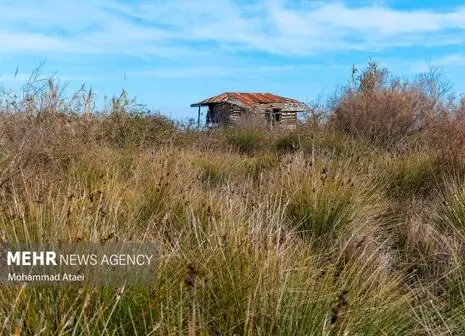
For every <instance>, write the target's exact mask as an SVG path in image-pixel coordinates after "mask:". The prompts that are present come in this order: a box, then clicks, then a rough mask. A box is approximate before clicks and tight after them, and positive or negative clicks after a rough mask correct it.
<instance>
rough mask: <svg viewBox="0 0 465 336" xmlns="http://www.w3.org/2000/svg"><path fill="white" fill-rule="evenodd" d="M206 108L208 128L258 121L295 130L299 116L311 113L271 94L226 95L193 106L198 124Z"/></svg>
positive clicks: (301, 105) (297, 104) (304, 106)
mask: <svg viewBox="0 0 465 336" xmlns="http://www.w3.org/2000/svg"><path fill="white" fill-rule="evenodd" d="M203 106H206V107H208V111H207V115H206V125H207V126H215V125H218V124H231V123H237V122H239V121H240V120H243V119H246V118H257V119H258V120H263V122H264V123H267V124H268V125H269V126H271V127H277V126H278V127H285V128H294V127H295V126H296V124H297V113H299V112H307V111H309V107H308V106H307V105H305V104H304V103H302V102H299V101H298V100H295V99H292V98H285V97H281V96H277V95H274V94H271V93H243V92H225V93H222V94H219V95H217V96H214V97H211V98H207V99H205V100H202V101H200V102H198V103H195V104H192V105H191V107H198V123H199V125H200V113H201V110H200V109H201V107H203Z"/></svg>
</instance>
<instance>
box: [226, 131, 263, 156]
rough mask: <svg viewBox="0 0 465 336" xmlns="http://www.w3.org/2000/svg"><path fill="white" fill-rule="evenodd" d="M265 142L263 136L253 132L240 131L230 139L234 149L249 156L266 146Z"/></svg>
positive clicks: (230, 136)
mask: <svg viewBox="0 0 465 336" xmlns="http://www.w3.org/2000/svg"><path fill="white" fill-rule="evenodd" d="M263 140H264V139H263V135H262V134H260V133H258V132H255V131H253V130H242V131H241V130H238V131H236V132H235V133H233V134H231V135H229V137H228V142H229V144H230V145H232V146H233V148H235V149H236V150H238V151H239V152H241V153H245V154H249V155H251V154H254V153H255V152H257V151H258V150H259V149H261V148H262V147H263V146H264V144H263Z"/></svg>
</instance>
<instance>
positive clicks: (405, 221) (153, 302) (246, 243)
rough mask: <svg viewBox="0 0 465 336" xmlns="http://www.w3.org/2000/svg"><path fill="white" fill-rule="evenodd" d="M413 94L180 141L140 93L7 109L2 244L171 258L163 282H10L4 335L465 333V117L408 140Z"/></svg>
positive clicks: (185, 134) (412, 133)
mask: <svg viewBox="0 0 465 336" xmlns="http://www.w3.org/2000/svg"><path fill="white" fill-rule="evenodd" d="M369 70H370V69H369ZM375 70H376V69H375ZM376 71H377V70H376ZM376 71H375V72H373V69H371V72H368V74H370V73H371V74H373V73H375V74H377V72H376ZM367 78H370V77H369V76H365V77H364V78H361V79H362V80H363V79H365V81H366V80H367ZM417 84H418V83H417ZM417 84H416V85H417ZM413 88H414V87H407V86H403V87H402V88H394V89H392V91H389V90H390V89H388V87H387V86H385V87H383V88H381V89H379V88H370V87H368V88H367V84H366V83H365V84H363V83H360V86H359V88H358V90H356V91H354V92H352V91H350V90H348V91H347V92H346V93H345V95H344V96H343V98H342V99H341V100H340V101H339V102H338V109H336V111H337V113H334V114H333V115H332V116H330V117H329V119H328V121H327V122H318V121H315V120H314V119H312V120H308V121H307V122H305V123H302V125H300V126H299V127H298V128H297V130H295V131H269V130H265V129H262V128H260V127H248V128H247V127H244V128H227V129H218V130H214V131H196V130H192V129H189V128H183V129H181V128H179V127H176V126H174V125H172V124H171V123H170V122H169V121H167V120H165V119H163V118H162V117H160V116H151V117H150V116H143V115H140V114H137V113H133V112H134V111H133V109H134V108H135V107H134V105H133V104H132V102H131V101H129V100H127V99H126V96H122V97H120V99H114V100H113V102H112V105H111V110H110V113H109V114H107V115H105V116H102V115H98V114H93V115H85V116H83V115H82V114H79V113H74V112H75V111H76V110H80V111H81V109H84V110H85V107H88V103H89V99H90V93H89V92H87V93H86V94H83V95H82V96H81V98H82V101H81V102H82V104H77V106H78V107H75V105H73V104H68V103H69V100H65V99H62V98H60V97H59V95H57V94H56V92H57V91H56V88H55V87H54V86H53V83H49V87H48V89H47V90H45V92H42V93H41V94H40V95H37V94H36V95H35V96H34V97H35V99H36V100H34V99H32V98H30V96H27V95H26V96H25V98H24V100H22V101H21V102H18V103H17V104H14V105H15V106H18V108H17V110H13V109H12V108H11V107H8V106H7V107H5V109H4V112H3V113H2V116H1V118H0V148H1V151H0V229H1V240H2V241H7V242H25V241H30V242H57V241H61V242H100V243H103V244H104V243H106V242H108V241H112V240H116V239H117V240H119V241H133V242H153V241H154V242H156V243H157V244H158V258H159V261H158V272H157V274H156V275H155V276H154V278H153V285H152V286H150V287H131V286H128V287H126V288H100V287H91V286H88V287H75V286H74V287H71V286H70V287H66V286H60V287H37V286H26V285H24V286H17V287H2V288H0V330H1V332H0V333H1V334H13V335H32V334H41V335H182V334H186V335H460V334H463V332H464V331H465V314H464V312H465V267H464V265H465V254H464V247H465V234H464V233H465V161H464V159H463V155H462V154H463V153H464V151H463V149H464V147H462V145H461V144H462V142H461V141H463V140H465V139H462V137H461V135H460V132H459V131H457V129H460V127H459V126H460V125H461V124H460V120H461V119H460V117H461V115H462V114H461V112H460V111H461V110H460V107H453V108H452V107H447V108H449V110H447V113H448V117H447V118H446V117H444V115H443V114H440V113H439V112H437V111H435V110H434V109H435V108H436V105H435V106H432V105H427V106H426V105H421V108H423V109H424V110H425V111H428V112H431V113H432V115H431V116H430V117H431V118H432V119H429V122H430V123H425V125H426V126H424V127H423V126H422V127H419V128H418V129H414V128H412V127H410V126H412V125H413V123H412V124H409V127H407V128H405V127H404V125H403V124H402V125H401V121H404V120H405V122H406V123H407V122H408V121H410V122H411V121H412V120H411V119H408V118H413V117H415V118H416V119H415V122H416V123H415V125H418V123H417V121H418V120H420V118H418V119H417V115H415V116H406V113H407V112H409V111H411V110H413V109H414V108H420V107H418V106H419V105H418V106H417V105H415V106H413V105H412V106H411V105H408V106H407V107H406V106H404V105H402V104H414V103H415V102H413V98H416V99H420V98H418V97H420V96H415V95H414V94H413V92H414V91H409V90H413ZM416 88H418V86H416ZM415 92H416V91H415ZM416 93H418V92H416ZM385 95H386V96H385ZM398 96H399V97H404V98H405V97H407V98H409V99H410V98H411V99H410V100H409V99H404V98H399V97H398ZM431 97H432V96H431V95H430V96H421V99H422V100H421V103H424V104H426V103H428V102H430V100H429V99H430V98H431ZM376 99H378V100H377V102H378V103H377V104H375V105H374V106H370V105H369V104H368V105H367V104H366V102H367V101H368V102H371V101H373V100H376ZM395 99H399V100H398V101H396V103H397V104H398V105H396V106H394V107H392V106H388V105H387V104H388V102H389V103H390V104H393V101H394V100H395ZM382 102H384V104H381V103H382ZM20 103H22V104H23V105H21V104H20ZM65 103H66V104H65ZM416 103H418V102H416ZM416 103H415V104H416ZM425 106H426V107H425ZM383 107H385V111H388V112H389V111H391V112H392V113H393V115H391V116H390V118H391V119H392V118H399V120H397V121H396V122H395V123H393V124H391V125H390V124H388V123H386V122H385V121H379V120H377V119H376V118H374V117H373V116H374V115H371V116H370V114H369V113H378V112H379V110H380V109H382V108H383ZM441 108H446V107H445V106H444V105H441ZM354 111H357V112H359V113H361V112H360V111H362V112H363V113H361V114H360V115H359V114H357V113H355V112H354ZM396 111H401V112H402V114H401V115H397V114H396V113H394V112H396ZM415 111H417V112H418V110H415ZM422 111H423V110H422ZM84 112H85V111H84ZM386 113H387V112H386ZM383 115H385V114H383ZM422 116H423V117H425V116H426V114H425V115H422ZM348 118H349V119H348ZM350 118H353V119H350ZM357 118H359V119H357ZM367 118H368V121H367ZM450 118H455V119H453V120H452V119H450ZM424 119H426V117H425V118H424ZM354 120H355V121H354ZM357 120H358V121H357ZM370 120H371V126H370ZM422 120H423V119H422ZM343 121H344V122H343ZM352 121H354V122H352ZM363 122H365V123H366V124H364V123H363ZM377 122H379V123H378V124H377ZM399 125H401V126H402V127H401V128H398V129H396V126H399ZM462 125H463V124H462ZM347 126H350V127H351V128H348V127H347ZM403 130H404V132H402V131H403ZM389 134H391V136H388V135H389Z"/></svg>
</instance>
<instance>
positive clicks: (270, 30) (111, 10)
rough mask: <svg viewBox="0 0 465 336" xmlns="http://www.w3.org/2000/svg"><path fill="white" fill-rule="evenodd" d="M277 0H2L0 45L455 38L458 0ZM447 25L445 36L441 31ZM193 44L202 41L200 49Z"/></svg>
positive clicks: (250, 46) (214, 47)
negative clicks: (409, 6)
mask: <svg viewBox="0 0 465 336" xmlns="http://www.w3.org/2000/svg"><path fill="white" fill-rule="evenodd" d="M290 3H291V2H288V1H284V0H260V1H257V2H256V3H254V4H250V3H249V2H247V4H242V5H241V4H240V2H239V0H235V1H234V0H204V1H197V0H171V1H161V0H160V1H142V0H141V1H138V2H135V3H134V4H133V5H128V4H125V5H123V4H122V3H119V2H116V1H110V0H101V1H78V0H68V1H58V0H54V1H53V0H43V1H32V0H28V1H3V2H2V3H1V4H0V45H1V46H2V48H1V49H0V53H3V54H11V53H16V54H24V53H35V54H41V53H49V54H130V55H134V56H141V57H153V56H163V57H170V58H180V59H182V58H186V57H189V56H192V55H194V56H198V57H201V56H202V55H207V54H208V53H210V54H212V53H213V54H219V53H222V54H227V53H231V52H234V51H241V50H249V51H265V52H269V53H272V54H280V55H297V56H299V55H310V54H313V53H318V52H325V51H341V50H353V49H355V50H364V51H370V50H381V49H384V48H390V47H397V46H416V45H425V44H429V45H444V44H461V43H463V42H464V40H465V34H464V32H463V30H465V7H459V8H456V9H455V10H453V11H449V12H436V11H433V10H410V11H406V10H403V11H401V10H395V9H391V8H388V7H386V6H382V5H380V4H376V3H374V4H366V3H365V4H364V5H361V6H360V5H359V6H358V7H351V6H349V5H347V4H345V3H343V2H331V1H328V2H309V4H307V5H305V2H301V3H300V5H298V6H297V5H295V4H294V6H293V7H291V6H290ZM451 32H454V35H453V37H451V36H452V35H449V34H450V33H451ZM199 45H201V46H202V48H203V49H200V47H199Z"/></svg>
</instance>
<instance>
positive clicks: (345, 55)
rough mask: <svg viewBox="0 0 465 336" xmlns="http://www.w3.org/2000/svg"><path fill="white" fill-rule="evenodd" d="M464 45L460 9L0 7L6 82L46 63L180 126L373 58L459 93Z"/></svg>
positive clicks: (24, 1)
mask: <svg viewBox="0 0 465 336" xmlns="http://www.w3.org/2000/svg"><path fill="white" fill-rule="evenodd" d="M464 46H465V5H464V4H463V2H461V1H440V0H436V1H432V0H410V1H407V0H399V1H389V0H386V1H348V0H347V1H311V0H256V1H252V0H169V1H159V0H152V1H142V0H128V1H110V0H94V1H90V0H89V1H82V0H81V1H79V0H61V1H60V0H13V1H9V0H0V83H1V84H3V85H4V86H6V87H11V88H17V87H19V85H20V84H22V83H24V81H25V80H26V79H27V77H28V76H29V74H30V73H31V71H32V70H33V69H34V68H35V67H36V66H37V65H39V64H41V63H42V62H45V65H44V66H43V68H42V73H43V74H44V75H46V74H52V73H56V74H57V77H58V78H61V79H62V80H63V81H66V82H69V86H70V88H77V87H79V86H80V85H81V84H83V83H86V84H87V85H88V86H91V87H92V88H93V89H94V90H95V92H96V93H97V95H98V98H99V99H100V100H102V99H103V97H104V96H105V95H107V96H111V95H113V94H119V93H120V92H121V89H123V88H125V89H127V90H128V91H129V94H130V95H131V96H136V97H137V99H138V101H139V102H141V103H144V104H147V105H148V106H149V107H150V108H153V109H156V110H160V111H161V112H162V113H164V114H166V115H168V116H171V117H172V118H177V119H183V118H187V117H192V116H195V115H196V110H195V109H193V108H190V107H189V105H190V104H191V103H193V102H196V101H199V100H201V99H203V98H207V97H210V96H213V95H215V94H218V93H221V92H224V91H246V92H247V91H250V92H271V93H275V94H279V95H283V96H289V97H293V98H297V99H300V100H303V101H306V100H311V99H314V98H315V97H317V96H318V95H319V94H321V93H323V94H330V93H331V92H333V91H334V89H335V88H336V86H337V85H343V84H345V83H346V82H347V80H348V78H349V74H350V69H351V66H352V64H355V65H357V66H359V67H363V65H364V64H366V62H367V61H368V60H369V59H370V58H371V59H374V60H378V61H379V62H380V63H381V65H383V66H387V67H388V68H389V69H390V70H391V71H392V72H394V73H395V74H398V75H400V76H410V75H413V74H415V73H418V72H421V71H425V70H426V69H427V68H428V65H434V66H437V67H439V68H440V69H441V70H442V72H443V73H444V74H445V76H446V77H447V78H448V79H449V80H451V81H452V83H453V84H454V88H455V90H456V91H457V92H462V91H463V92H465V82H464V81H463V78H465V47H464ZM17 67H19V72H18V74H17V76H16V77H15V71H16V69H17Z"/></svg>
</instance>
